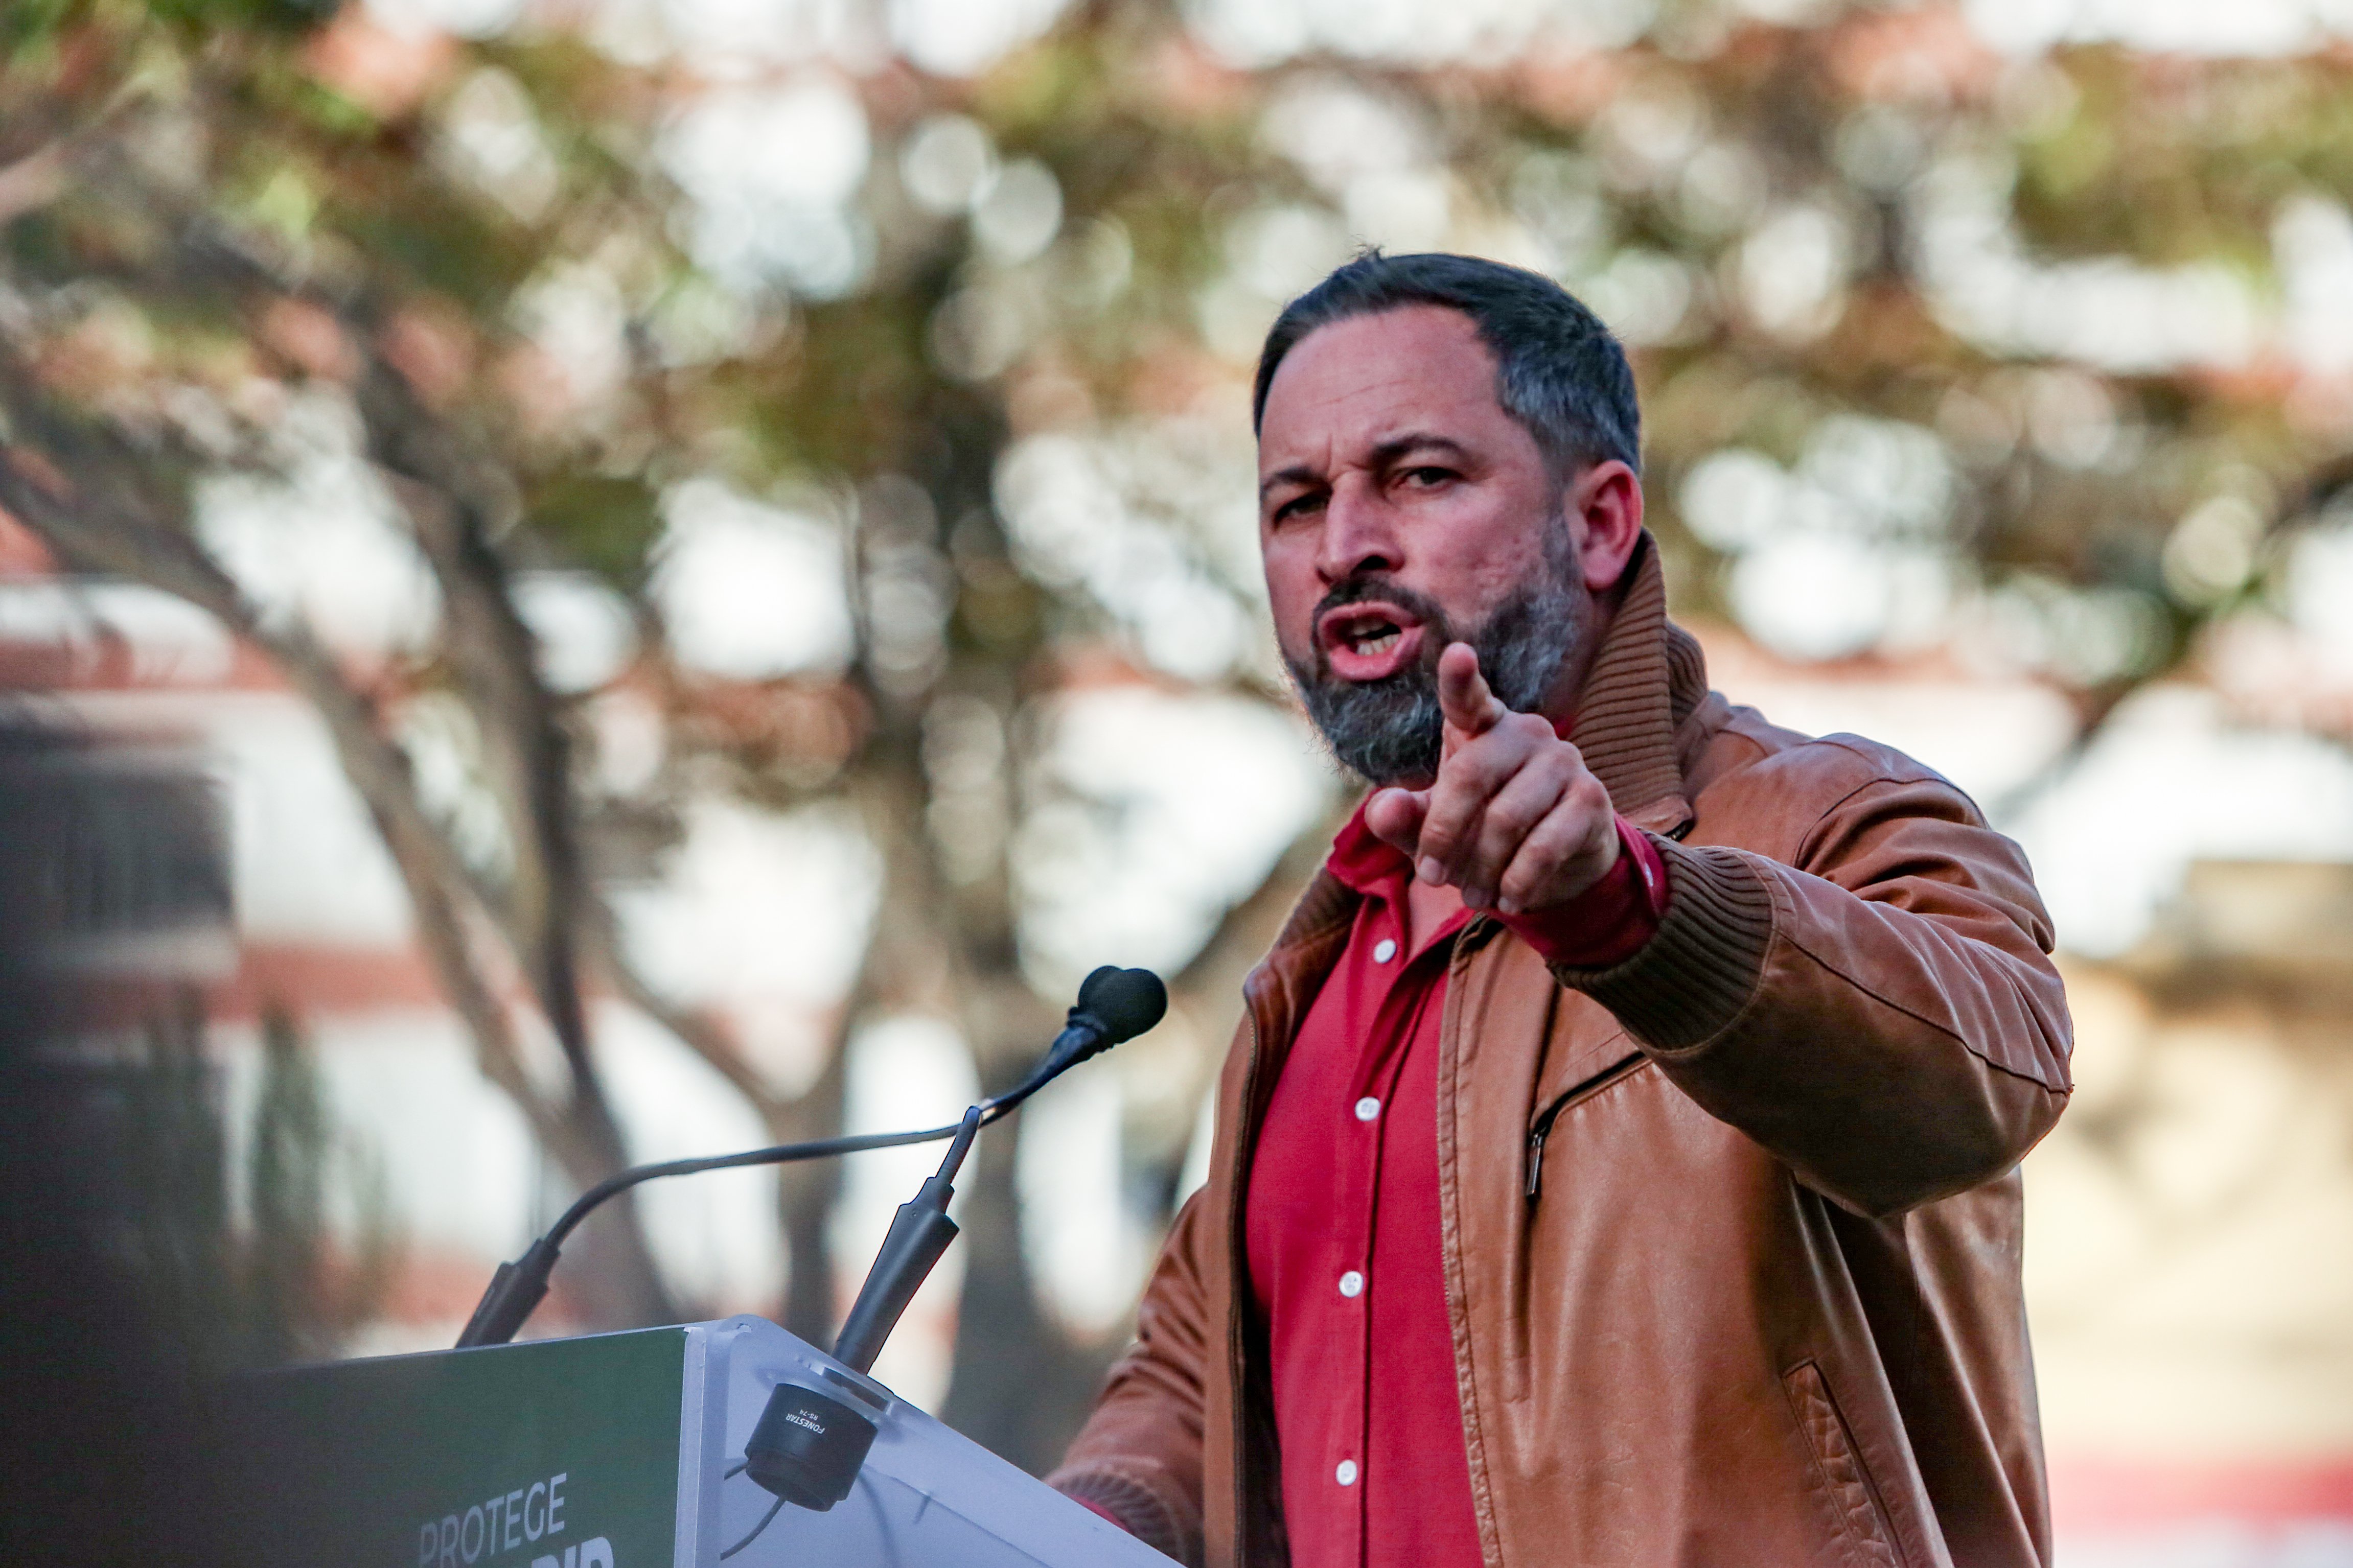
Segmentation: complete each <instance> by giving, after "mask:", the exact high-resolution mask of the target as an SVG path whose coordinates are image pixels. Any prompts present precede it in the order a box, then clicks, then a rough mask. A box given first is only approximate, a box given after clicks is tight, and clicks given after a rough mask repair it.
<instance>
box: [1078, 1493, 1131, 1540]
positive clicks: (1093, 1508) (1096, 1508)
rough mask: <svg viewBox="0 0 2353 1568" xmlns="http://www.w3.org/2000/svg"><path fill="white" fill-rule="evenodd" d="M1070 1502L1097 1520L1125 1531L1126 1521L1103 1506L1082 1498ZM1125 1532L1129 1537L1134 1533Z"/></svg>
mask: <svg viewBox="0 0 2353 1568" xmlns="http://www.w3.org/2000/svg"><path fill="white" fill-rule="evenodd" d="M1064 1495H1065V1496H1067V1495H1068V1494H1067V1493H1066V1494H1064ZM1071 1501H1072V1502H1074V1503H1077V1504H1078V1505H1079V1506H1080V1507H1081V1508H1082V1509H1085V1510H1087V1511H1088V1512H1089V1513H1091V1514H1093V1515H1095V1516H1096V1517H1097V1518H1098V1519H1107V1520H1109V1521H1111V1522H1112V1523H1113V1524H1115V1525H1117V1526H1119V1527H1120V1528H1121V1529H1122V1530H1127V1521H1125V1520H1124V1519H1122V1518H1120V1517H1119V1515H1117V1514H1115V1513H1113V1512H1112V1510H1109V1509H1107V1508H1105V1507H1103V1504H1101V1503H1096V1502H1089V1501H1088V1500H1086V1499H1084V1498H1082V1497H1074V1498H1071ZM1127 1532H1128V1533H1129V1534H1130V1535H1134V1533H1135V1531H1132V1530H1127Z"/></svg>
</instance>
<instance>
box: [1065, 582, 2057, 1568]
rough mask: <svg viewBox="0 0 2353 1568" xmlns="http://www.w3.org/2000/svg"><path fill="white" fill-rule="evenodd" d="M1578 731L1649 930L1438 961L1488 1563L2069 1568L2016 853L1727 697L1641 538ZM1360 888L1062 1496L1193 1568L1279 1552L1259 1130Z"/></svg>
mask: <svg viewBox="0 0 2353 1568" xmlns="http://www.w3.org/2000/svg"><path fill="white" fill-rule="evenodd" d="M1632 571H1633V573H1634V577H1633V581H1632V582H1631V583H1630V585H1629V588H1628V592H1627V595H1626V599H1625V602H1624V603H1623V605H1621V606H1620V611H1619V613H1618V615H1617V616H1616V617H1615V619H1614V620H1613V622H1612V624H1611V626H1610V629H1609V633H1608V635H1607V637H1606V638H1605V640H1604V642H1603V645H1602V649H1601V651H1600V653H1599V655H1598V657H1597V658H1596V663H1595V668H1594V671H1593V674H1592V676H1591V677H1590V679H1588V683H1587V688H1586V692H1585V699H1584V701H1583V702H1582V704H1581V705H1580V710H1579V714H1580V716H1579V721H1578V727H1577V743H1578V745H1579V746H1580V747H1581V748H1582V749H1583V750H1584V752H1585V755H1586V759H1587V762H1588V765H1589V766H1591V767H1592V768H1593V770H1594V772H1595V773H1597V774H1598V775H1599V778H1600V779H1601V782H1602V783H1603V784H1605V785H1607V786H1608V788H1609V794H1610V798H1611V799H1612V801H1613V802H1615V803H1616V805H1617V806H1618V809H1619V810H1620V811H1621V812H1622V813H1624V814H1625V815H1626V816H1628V817H1630V818H1631V819H1632V820H1633V822H1634V823H1635V824H1636V825H1637V826H1641V827H1642V828H1644V829H1645V830H1647V831H1649V832H1651V833H1652V834H1654V835H1657V836H1659V845H1660V849H1661V852H1662V856H1663V858H1665V860H1666V863H1667V867H1668V874H1669V879H1670V882H1671V885H1672V902H1671V904H1670V907H1669V909H1668V911H1667V914H1666V917H1665V920H1664V921H1663V922H1662V925H1661V927H1660V929H1659V931H1658V934H1657V935H1656V936H1655V937H1654V938H1653V939H1652V940H1651V942H1650V943H1649V945H1648V946H1646V947H1645V948H1644V949H1643V951H1642V952H1640V953H1639V954H1637V955H1636V956H1635V957H1634V958H1632V959H1630V960H1629V961H1628V962H1627V963H1623V964H1621V965H1620V966H1618V967H1616V968H1614V969H1609V970H1602V971H1577V970H1563V971H1557V972H1548V971H1547V970H1546V967H1545V965H1544V964H1543V963H1541V962H1540V961H1539V960H1538V959H1537V958H1536V956H1535V953H1534V952H1533V951H1531V950H1530V949H1529V948H1527V947H1526V946H1525V945H1524V944H1522V943H1521V942H1518V941H1517V940H1515V939H1514V938H1513V937H1512V936H1511V935H1510V934H1509V933H1508V932H1506V931H1504V930H1503V929H1502V928H1501V927H1500V926H1498V925H1497V924H1496V923H1495V922H1494V921H1492V920H1489V919H1484V918H1480V919H1476V920H1474V921H1472V924H1471V925H1470V926H1469V927H1468V928H1467V929H1466V930H1465V931H1463V932H1462V934H1461V937H1460V938H1459V939H1458V941H1457V943H1456V947H1455V951H1454V955H1453V962H1452V967H1451V970H1450V972H1449V978H1448V990H1447V996H1446V1011H1445V1018H1444V1023H1443V1025H1442V1027H1441V1032H1440V1052H1441V1055H1440V1064H1439V1080H1438V1081H1439V1091H1438V1095H1439V1100H1438V1149H1439V1184H1440V1205H1441V1213H1442V1215H1443V1216H1444V1220H1443V1224H1444V1233H1443V1240H1444V1246H1445V1257H1446V1279H1447V1305H1448V1311H1449V1315H1450V1317H1451V1321H1452V1324H1453V1330H1454V1377H1455V1384H1456V1387H1457V1389H1458V1391H1459V1392H1460V1394H1461V1402H1462V1425H1463V1430H1464V1434H1465V1436H1466V1437H1467V1439H1468V1443H1469V1448H1470V1461H1471V1485H1472V1498H1473V1501H1474V1503H1475V1506H1476V1509H1477V1513H1478V1521H1479V1534H1480V1542H1481V1546H1482V1553H1483V1555H1484V1557H1485V1560H1486V1563H1487V1564H1488V1565H1489V1568H1539V1565H1542V1568H1551V1565H1556V1564H1560V1565H1566V1564H1572V1563H1574V1564H1590V1565H1593V1568H1604V1565H1606V1568H1654V1565H1655V1568H1667V1565H1669V1564H1678V1565H1689V1568H1699V1565H1702V1564H1708V1565H1737V1568H1767V1565H1775V1568H1778V1565H1783V1564H1800V1563H1834V1564H1841V1565H1852V1568H1894V1565H1898V1564H1900V1565H1902V1568H1931V1565H1932V1564H1933V1565H1938V1568H1942V1565H1946V1564H1957V1565H1958V1568H1997V1565H2003V1568H2006V1565H2010V1564H2021V1565H2023V1564H2036V1563H2043V1562H2045V1561H2047V1559H2048V1555H2049V1550H2050V1547H2049V1542H2050V1532H2049V1526H2048V1521H2047V1517H2046V1510H2045V1504H2044V1492H2043V1469H2042V1437H2041V1434H2040V1430H2039V1427H2038V1423H2037V1418H2036V1414H2035V1403H2034V1374H2033V1367H2032V1363H2031V1356H2030V1353H2029V1351H2028V1346H2027V1332H2026V1314H2025V1308H2024V1305H2023V1302H2022V1301H2021V1296H2020V1287H2019V1247H2020V1233H2021V1189H2020V1183H2019V1176H2018V1170H2017V1166H2018V1162H2019V1160H2020V1157H2021V1156H2022V1155H2023V1154H2024V1153H2025V1152H2027V1150H2028V1149H2029V1148H2031V1146H2032V1145H2033V1143H2034V1142H2035V1141H2036V1140H2037V1139H2038V1138H2040V1137H2041V1136H2042V1134H2043V1133H2044V1132H2045V1131H2048V1130H2049V1128H2050V1127H2051V1125H2052V1121H2055V1120H2056V1119H2057V1117H2058V1115H2059V1112H2060V1110H2061V1108H2062V1107H2063V1106H2064V1104H2065V1103H2066V1099H2067V1094H2068V1089H2069V1083H2068V1076H2067V1054H2068V1047H2069V1027H2068V1020H2067V1009H2066V999H2065V996H2064V994H2063V991H2062V989H2061V985H2060V981H2059V976H2058V974H2057V973H2056V972H2055V971H2054V970H2053V968H2052V964H2051V962H2050V960H2049V958H2048V956H2047V952H2048V949H2049V947H2050V945H2051V929H2050V924H2049V921H2048V919H2047V917H2046V916H2045V915H2044V913H2043V910H2042V904H2041V902H2040V900H2038V899H2037V898H2036V896H2035V891H2034V885H2033V882H2032V880H2031V876H2030V874H2029V872H2028V869H2027V866H2026V861H2025V858H2024V857H2023V856H2022V855H2021V853H2020V852H2019V850H2018V847H2016V846H2015V845H2013V844H2011V843H2010V841H2009V840H2008V839H2006V838H2003V837H2000V835H1999V834H1996V833H1995V832H1993V831H1992V830H1991V829H1990V828H1989V827H1988V826H1986V825H1985V823H1984V821H1983V819H1982V818H1981V817H1980V816H1978V812H1977V810H1976V808H1975V807H1974V806H1973V805H1970V803H1969V801H1968V798H1967V797H1966V796H1964V795H1962V794H1961V793H1960V792H1959V791H1958V790H1957V789H1955V788H1954V787H1953V786H1952V785H1951V784H1947V783H1946V782H1945V781H1944V780H1943V779H1942V778H1939V777H1938V776H1937V775H1936V774H1935V773H1931V772H1930V771H1929V770H1927V769H1926V768H1924V767H1922V766H1920V765H1919V764H1918V763H1914V762H1912V761H1911V760H1909V759H1908V758H1905V757H1904V756H1902V755H1900V754H1898V753H1896V752H1893V751H1890V750H1888V749H1887V748H1886V747H1884V746H1880V745H1875V744H1873V743H1872V742H1868V741H1864V740H1860V739H1857V738H1855V737H1853V736H1851V735H1841V736H1832V737H1829V738H1826V739H1822V740H1810V739H1808V738H1806V737H1804V736H1801V735H1798V734H1793V733H1791V732H1790V731H1786V730H1778V729H1776V728H1774V727H1773V726H1772V725H1770V724H1767V722H1766V721H1764V720H1763V719H1761V718H1760V717H1758V716H1757V713H1755V712H1754V711H1753V710H1748V709H1744V708H1734V707H1732V706H1730V705H1729V704H1728V703H1726V702H1725V700H1724V699H1723V698H1722V697H1721V696H1719V695H1717V694H1715V693H1713V692H1710V691H1709V690H1708V689H1707V681H1706V673H1705V667H1704V663H1703V661H1702V659H1701V657H1700V652H1699V648H1698V646H1697V644H1695V643H1694V642H1693V641H1692V639H1691V638H1690V637H1688V636H1687V635H1686V634H1684V633H1683V632H1682V631H1681V630H1679V629H1677V628H1676V627H1674V626H1671V625H1670V624H1669V623H1668V621H1667V618H1666V604H1665V594H1664V590H1663V587H1662V583H1661V580H1660V575H1659V567H1658V561H1657V550H1656V548H1655V546H1654V545H1652V544H1651V543H1649V542H1645V544H1644V546H1643V548H1642V551H1641V555H1640V556H1639V557H1638V560H1637V563H1636V564H1635V565H1634V567H1633V568H1632ZM1354 899H1355V895H1353V894H1351V893H1350V892H1348V891H1347V890H1346V889H1344V888H1342V887H1341V886H1340V885H1339V884H1338V883H1337V882H1335V881H1334V880H1333V879H1331V878H1330V877H1329V876H1319V877H1318V878H1317V879H1316V880H1315V881H1314V884H1313V885H1312V886H1311V887H1310V888H1309V889H1308V890H1307V893H1306V896H1305V897H1304V898H1303V900H1301V902H1300V905H1299V908H1298V910H1297V911H1296V912H1295V913H1294V914H1293V916H1292V918H1291V921H1290V923H1289V924H1288V925H1287V926H1286V927H1285V929H1284V930H1283V931H1282V936H1281V937H1280V938H1279V939H1278V940H1277V941H1276V942H1275V945H1274V949H1273V951H1272V952H1271V953H1270V954H1269V955H1268V957H1267V959H1266V962H1265V963H1263V964H1261V966H1260V967H1259V969H1258V970H1256V971H1255V972H1254V973H1252V974H1251V976H1250V981H1249V982H1248V984H1247V986H1246V987H1245V994H1246V996H1247V999H1248V1002H1249V1008H1248V1012H1247V1015H1246V1016H1245V1018H1244V1020H1243V1023H1242V1026H1241V1029H1240V1033H1239V1036H1238V1037H1237V1038H1236V1040H1235V1043H1234V1047H1233V1050H1232V1052H1231V1055H1230V1056H1229V1058H1228V1060H1227V1063H1226V1068H1225V1071H1224V1076H1223V1079H1222V1080H1221V1082H1220V1085H1219V1100H1218V1116H1217V1131H1216V1135H1215V1138H1214V1141H1213V1144H1212V1152H1211V1156H1210V1172H1211V1174H1210V1177H1209V1182H1208V1186H1207V1187H1206V1188H1204V1189H1203V1190H1202V1191H1201V1192H1200V1193H1198V1194H1196V1195H1195V1196H1194V1198H1193V1199H1192V1200H1191V1201H1190V1202H1189V1203H1187V1205H1185V1207H1184V1210H1183V1211H1182V1212H1181V1213H1180V1214H1179V1215H1177V1218H1176V1226H1175V1228H1174V1229H1173V1230H1172V1231H1171V1232H1170V1235H1169V1237H1168V1241H1167V1245H1166V1249H1165V1250H1164V1252H1163V1253H1162V1256H1161V1259H1160V1262H1159V1265H1158V1268H1157V1269H1156V1270H1155V1273H1154V1276H1153V1279H1152V1281H1151V1284H1150V1286H1149V1287H1148V1288H1147V1289H1146V1291H1145V1297H1144V1300H1143V1303H1142V1306H1141V1307H1140V1309H1139V1311H1138V1320H1137V1339H1136V1342H1135V1344H1134V1346H1133V1347H1132V1348H1131V1349H1130V1350H1129V1351H1128V1352H1127V1353H1126V1354H1125V1355H1124V1357H1123V1358H1122V1360H1121V1361H1120V1363H1118V1364H1117V1365H1116V1366H1115V1367H1114V1368H1113V1372H1112V1374H1111V1378H1110V1381H1109V1383H1108V1384H1107V1386H1106V1388H1105V1390H1104V1393H1103V1398H1102V1401H1101V1403H1100V1404H1099V1405H1097V1407H1096V1409H1095V1411H1094V1414H1093V1415H1092V1417H1091V1418H1090V1419H1089V1421H1088V1423H1087V1426H1086V1428H1085V1430H1084V1431H1082V1433H1081V1434H1080V1436H1079V1438H1078V1440H1077V1441H1076V1442H1075V1443H1074V1444H1073V1445H1072V1446H1071V1451H1070V1455H1069V1457H1068V1458H1067V1459H1066V1461H1065V1463H1064V1465H1063V1468H1061V1469H1060V1470H1059V1471H1057V1472H1056V1473H1055V1475H1054V1476H1053V1477H1052V1478H1051V1479H1053V1481H1054V1483H1055V1484H1056V1485H1057V1486H1059V1487H1060V1488H1061V1489H1063V1490H1065V1491H1066V1492H1069V1493H1071V1495H1073V1496H1078V1497H1082V1498H1086V1499H1089V1500H1093V1501H1096V1502H1098V1503H1100V1504H1102V1505H1103V1507H1104V1508H1106V1509H1107V1510H1110V1511H1112V1512H1113V1513H1114V1514H1117V1515H1118V1516H1120V1517H1121V1518H1122V1519H1123V1520H1124V1521H1127V1522H1128V1523H1129V1524H1130V1527H1131V1528H1132V1529H1134V1531H1136V1532H1137V1533H1138V1534H1140V1535H1143V1536H1144V1537H1145V1539H1147V1540H1150V1541H1153V1542H1154V1543H1155V1544H1156V1545H1158V1546H1160V1547H1161V1549H1162V1550H1164V1551H1166V1552H1169V1553H1170V1554H1171V1555H1172V1556H1176V1557H1178V1558H1180V1559H1181V1560H1183V1561H1185V1562H1187V1563H1208V1564H1210V1565H1212V1568H1229V1565H1237V1564H1248V1565H1250V1568H1272V1565H1275V1564H1280V1563H1284V1562H1286V1561H1287V1558H1288V1552H1287V1551H1286V1549H1285V1546H1284V1544H1283V1534H1282V1498H1281V1488H1280V1484H1279V1477H1280V1474H1281V1472H1280V1469H1279V1468H1278V1466H1277V1462H1276V1458H1275V1454H1274V1443H1275V1435H1274V1425H1273V1420H1272V1417H1271V1405H1270V1401H1269V1396H1268V1380H1267V1367H1266V1338H1265V1332H1264V1329H1263V1325H1262V1324H1260V1323H1257V1322H1255V1321H1252V1320H1253V1318H1254V1315H1255V1314H1254V1312H1253V1311H1252V1310H1250V1308H1249V1306H1248V1305H1247V1303H1248V1302H1249V1300H1250V1296H1249V1291H1248V1289H1247V1279H1246V1276H1245V1273H1244V1267H1245V1266H1244V1263H1243V1256H1242V1205H1243V1197H1244V1177H1245V1173H1247V1172H1248V1171H1249V1170H1250V1156H1251V1148H1252V1141H1253V1139H1254V1137H1255V1135H1256V1132H1257V1130H1258V1127H1259V1125H1260V1122H1261V1119H1262V1117H1263V1115H1264V1112H1265V1109H1266V1103H1267V1099H1268V1096H1269V1094H1270V1093H1271V1091H1272V1089H1273V1087H1274V1082H1275V1078H1276V1075H1277V1074H1278V1073H1279V1072H1280V1071H1281V1070H1282V1059H1283V1053H1284V1051H1285V1050H1286V1049H1287V1048H1288V1047H1289V1046H1290V1044H1291V1041H1292V1037H1293V1032H1294V1030H1295V1029H1296V1028H1297V1026H1298V1024H1299V1021H1300V1019H1301V1018H1302V1017H1303V1016H1304V1015H1305V1013H1306V1011H1307V1006H1308V1004H1309V1002H1310V1001H1311V1000H1312V999H1313V998H1314V994H1315V990H1316V987H1317V985H1318V984H1321V982H1322V981H1323V979H1324V975H1325V974H1326V973H1329V971H1330V969H1331V967H1332V965H1333V963H1334V962H1335V958H1336V956H1337V954H1338V952H1339V949H1340V947H1341V945H1342V943H1343V942H1345V938H1346V934H1347V931H1348V927H1349V921H1350V917H1351V913H1352V911H1353V909H1354Z"/></svg>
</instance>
